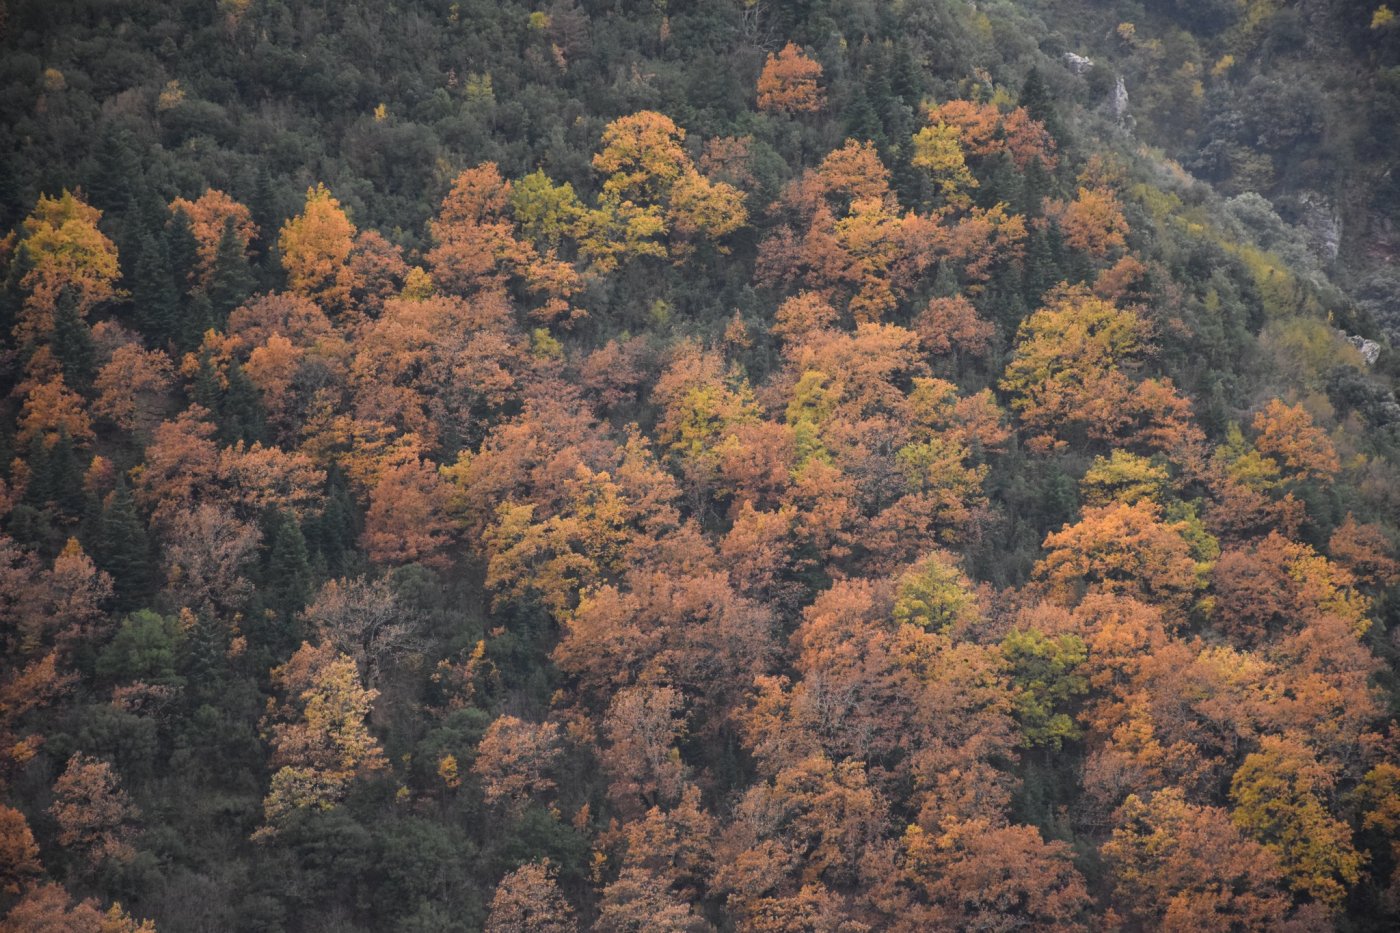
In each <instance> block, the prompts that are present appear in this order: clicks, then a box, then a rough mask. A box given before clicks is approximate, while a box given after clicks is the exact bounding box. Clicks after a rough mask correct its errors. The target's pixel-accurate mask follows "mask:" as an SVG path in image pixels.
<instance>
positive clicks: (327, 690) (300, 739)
mask: <svg viewBox="0 0 1400 933" xmlns="http://www.w3.org/2000/svg"><path fill="white" fill-rule="evenodd" d="M272 679H273V683H274V684H275V685H276V686H277V687H278V688H279V690H280V692H281V693H282V695H283V697H284V700H283V702H282V704H281V705H280V706H279V707H277V708H276V709H275V710H273V712H272V713H271V714H270V715H269V717H268V719H269V722H268V726H269V730H268V731H269V734H270V736H271V740H272V747H273V755H272V765H273V767H275V768H277V771H276V772H275V773H274V774H273V775H272V782H271V785H270V786H269V788H268V792H267V796H266V797H265V798H264V799H263V813H264V817H265V821H266V822H265V825H264V826H263V827H262V828H261V829H259V830H258V832H257V833H255V834H254V838H258V839H266V838H270V837H272V836H275V835H276V834H277V832H278V831H279V830H280V829H281V828H282V826H283V824H285V823H286V821H287V820H288V819H289V818H290V817H291V816H292V814H293V813H295V812H296V811H298V810H304V809H307V808H314V809H317V810H329V809H331V808H332V807H334V806H335V805H336V804H338V803H339V802H340V801H341V800H342V799H344V797H345V795H346V794H347V793H348V791H349V788H350V785H351V783H352V782H353V781H354V780H355V779H356V778H357V777H361V776H364V775H368V774H372V773H373V772H375V771H379V770H382V769H384V768H385V767H386V766H387V762H386V761H385V759H384V753H383V751H382V750H381V749H380V747H379V742H378V741H377V740H376V739H375V738H374V736H373V735H372V734H371V733H370V731H369V727H368V725H367V723H366V720H367V718H368V716H369V712H370V707H371V705H372V704H373V703H374V700H375V698H376V697H377V696H378V695H379V692H378V691H377V690H368V689H365V688H364V687H363V686H362V685H361V683H360V674H359V669H358V667H357V666H356V664H355V660H354V659H353V658H351V657H349V656H347V655H344V654H338V653H336V652H335V650H334V649H333V648H332V647H331V646H330V645H320V646H312V645H311V644H309V643H306V642H303V643H302V646H301V647H300V648H299V649H297V651H296V653H295V654H293V655H292V657H291V658H290V659H289V660H288V661H287V663H286V664H283V665H282V666H280V667H277V668H275V669H274V670H273V672H272Z"/></svg>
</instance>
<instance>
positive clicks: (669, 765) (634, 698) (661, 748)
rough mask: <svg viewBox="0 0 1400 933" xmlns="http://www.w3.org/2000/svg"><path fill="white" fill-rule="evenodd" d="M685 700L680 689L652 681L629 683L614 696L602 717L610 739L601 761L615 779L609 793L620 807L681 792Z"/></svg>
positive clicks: (669, 799) (662, 800)
mask: <svg viewBox="0 0 1400 933" xmlns="http://www.w3.org/2000/svg"><path fill="white" fill-rule="evenodd" d="M682 702H683V698H682V696H681V693H680V691H678V690H675V689H673V688H671V687H651V686H640V687H631V688H628V689H626V690H623V691H621V692H620V693H618V695H617V696H616V697H615V698H614V699H613V702H612V705H611V706H610V707H609V708H608V714H607V717H606V718H605V719H604V720H603V731H604V732H605V733H606V735H607V737H608V741H609V743H610V744H609V748H608V750H607V751H606V752H605V753H604V756H603V767H604V769H605V770H606V771H607V772H608V775H609V777H610V778H611V779H612V783H611V784H610V785H609V786H608V797H609V798H610V799H611V800H612V801H613V802H614V804H615V805H616V806H617V807H618V809H619V811H620V812H622V813H627V812H628V811H629V810H633V811H635V810H637V809H641V808H645V807H648V806H653V805H658V804H664V805H670V804H673V803H675V802H676V801H677V800H678V799H679V798H680V794H681V789H682V780H683V777H684V773H685V771H684V766H683V765H682V764H681V758H680V752H679V751H678V750H677V748H676V743H677V741H678V740H679V739H680V738H681V736H682V735H683V734H684V731H685V719H684V716H683V715H678V714H680V712H681V708H682ZM638 802H640V805H641V806H640V807H638V806H637V804H638Z"/></svg>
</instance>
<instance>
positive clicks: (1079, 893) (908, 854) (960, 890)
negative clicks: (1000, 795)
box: [892, 820, 1091, 931]
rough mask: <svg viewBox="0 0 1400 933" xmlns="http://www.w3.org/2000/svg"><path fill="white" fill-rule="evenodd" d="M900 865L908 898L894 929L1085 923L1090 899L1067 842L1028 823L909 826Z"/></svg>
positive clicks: (1076, 927)
mask: <svg viewBox="0 0 1400 933" xmlns="http://www.w3.org/2000/svg"><path fill="white" fill-rule="evenodd" d="M899 866H900V869H899V871H900V873H899V876H898V878H899V881H900V882H901V884H902V885H903V886H905V887H906V889H907V890H908V891H909V892H910V893H911V894H912V900H913V903H910V904H908V905H907V906H906V907H904V909H902V910H900V911H899V913H898V914H896V916H895V917H894V918H893V920H894V924H893V927H892V928H893V929H897V930H908V931H913V930H918V929H976V930H1010V929H1018V928H1031V929H1046V930H1084V929H1088V926H1087V924H1086V923H1085V913H1086V911H1087V910H1088V908H1089V906H1090V903H1091V902H1090V899H1089V894H1088V892H1087V891H1086V890H1085V887H1084V879H1083V878H1082V877H1081V876H1080V874H1079V872H1078V871H1077V870H1076V869H1075V867H1074V863H1073V860H1072V857H1071V852H1070V849H1069V846H1067V845H1066V844H1065V843H1063V842H1059V841H1055V842H1045V841H1043V840H1042V839H1041V838H1040V833H1039V832H1037V831H1036V830H1035V829H1034V828H1033V827H1030V826H994V825H990V824H988V823H987V822H986V821H984V820H968V821H959V820H954V821H950V822H949V824H948V825H947V827H946V828H945V829H944V830H943V832H942V833H940V834H938V835H933V834H930V833H927V832H925V831H924V830H923V829H921V828H919V827H918V826H910V827H909V828H908V829H907V830H906V831H905V833H904V837H903V838H902V839H901V840H900V853H899Z"/></svg>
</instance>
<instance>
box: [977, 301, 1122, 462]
mask: <svg viewBox="0 0 1400 933" xmlns="http://www.w3.org/2000/svg"><path fill="white" fill-rule="evenodd" d="M1148 336H1149V330H1148V327H1147V324H1146V323H1145V322H1144V321H1143V320H1142V318H1140V317H1139V316H1138V315H1137V314H1136V313H1134V312H1132V311H1125V310H1120V309H1118V308H1115V307H1114V306H1113V305H1111V304H1109V303H1108V302H1106V301H1102V300H1100V299H1098V298H1094V297H1092V296H1090V295H1088V294H1086V293H1084V292H1082V291H1075V290H1069V291H1061V292H1060V293H1058V294H1056V295H1055V296H1053V297H1052V299H1051V301H1050V302H1049V303H1048V304H1047V305H1046V306H1045V307H1044V308H1042V309H1040V310H1039V311H1036V312H1035V313H1034V314H1032V315H1031V316H1030V317H1028V318H1026V320H1025V321H1023V322H1022V323H1021V327H1020V329H1019V330H1018V332H1017V335H1016V349H1015V353H1014V356H1013V357H1012V360H1011V362H1010V363H1009V364H1008V365H1007V367H1006V373H1005V375H1004V376H1003V377H1002V380H1001V386H1002V388H1003V389H1004V390H1005V391H1007V392H1009V393H1010V394H1011V396H1012V399H1011V405H1012V407H1013V408H1015V409H1016V410H1017V411H1018V412H1019V413H1020V415H1021V419H1022V421H1023V422H1024V423H1025V424H1026V426H1027V427H1028V428H1030V429H1031V430H1032V431H1034V432H1036V434H1037V435H1038V436H1037V438H1036V441H1037V443H1038V444H1040V445H1041V446H1051V445H1053V446H1058V447H1064V446H1065V445H1066V443H1067V441H1066V436H1067V434H1068V429H1069V428H1071V427H1075V426H1077V427H1081V428H1083V429H1086V430H1087V431H1088V432H1089V433H1090V435H1091V436H1093V437H1095V438H1104V439H1107V438H1112V437H1114V436H1115V435H1118V434H1119V433H1120V432H1122V431H1124V429H1125V428H1127V427H1128V422H1129V417H1128V413H1127V409H1128V408H1129V406H1130V399H1131V397H1132V381H1131V379H1130V378H1129V375H1128V374H1129V373H1131V372H1132V371H1133V370H1134V369H1136V368H1137V366H1138V365H1139V364H1140V363H1141V361H1142V359H1143V358H1144V357H1145V356H1146V354H1147V353H1148V351H1149V350H1150V344H1149V343H1148Z"/></svg>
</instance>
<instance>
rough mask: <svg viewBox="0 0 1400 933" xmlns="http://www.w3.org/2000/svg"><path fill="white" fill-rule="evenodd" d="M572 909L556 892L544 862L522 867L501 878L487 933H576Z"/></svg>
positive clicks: (550, 873)
mask: <svg viewBox="0 0 1400 933" xmlns="http://www.w3.org/2000/svg"><path fill="white" fill-rule="evenodd" d="M577 930H578V922H577V921H576V920H575V919H574V911H573V908H572V907H570V906H569V902H568V901H566V900H565V899H564V895H563V894H561V893H560V892H559V886H558V885H557V884H556V883H555V881H554V872H553V870H552V868H551V866H550V864H549V860H548V859H545V860H543V861H540V862H531V863H529V864H527V865H522V866H520V867H519V868H517V869H516V870H515V871H513V872H511V873H510V874H508V875H506V876H505V877H504V878H502V879H501V883H500V884H498V885H496V893H495V894H494V895H493V896H492V898H491V914H490V916H488V917H487V918H486V933H576V931H577Z"/></svg>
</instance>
